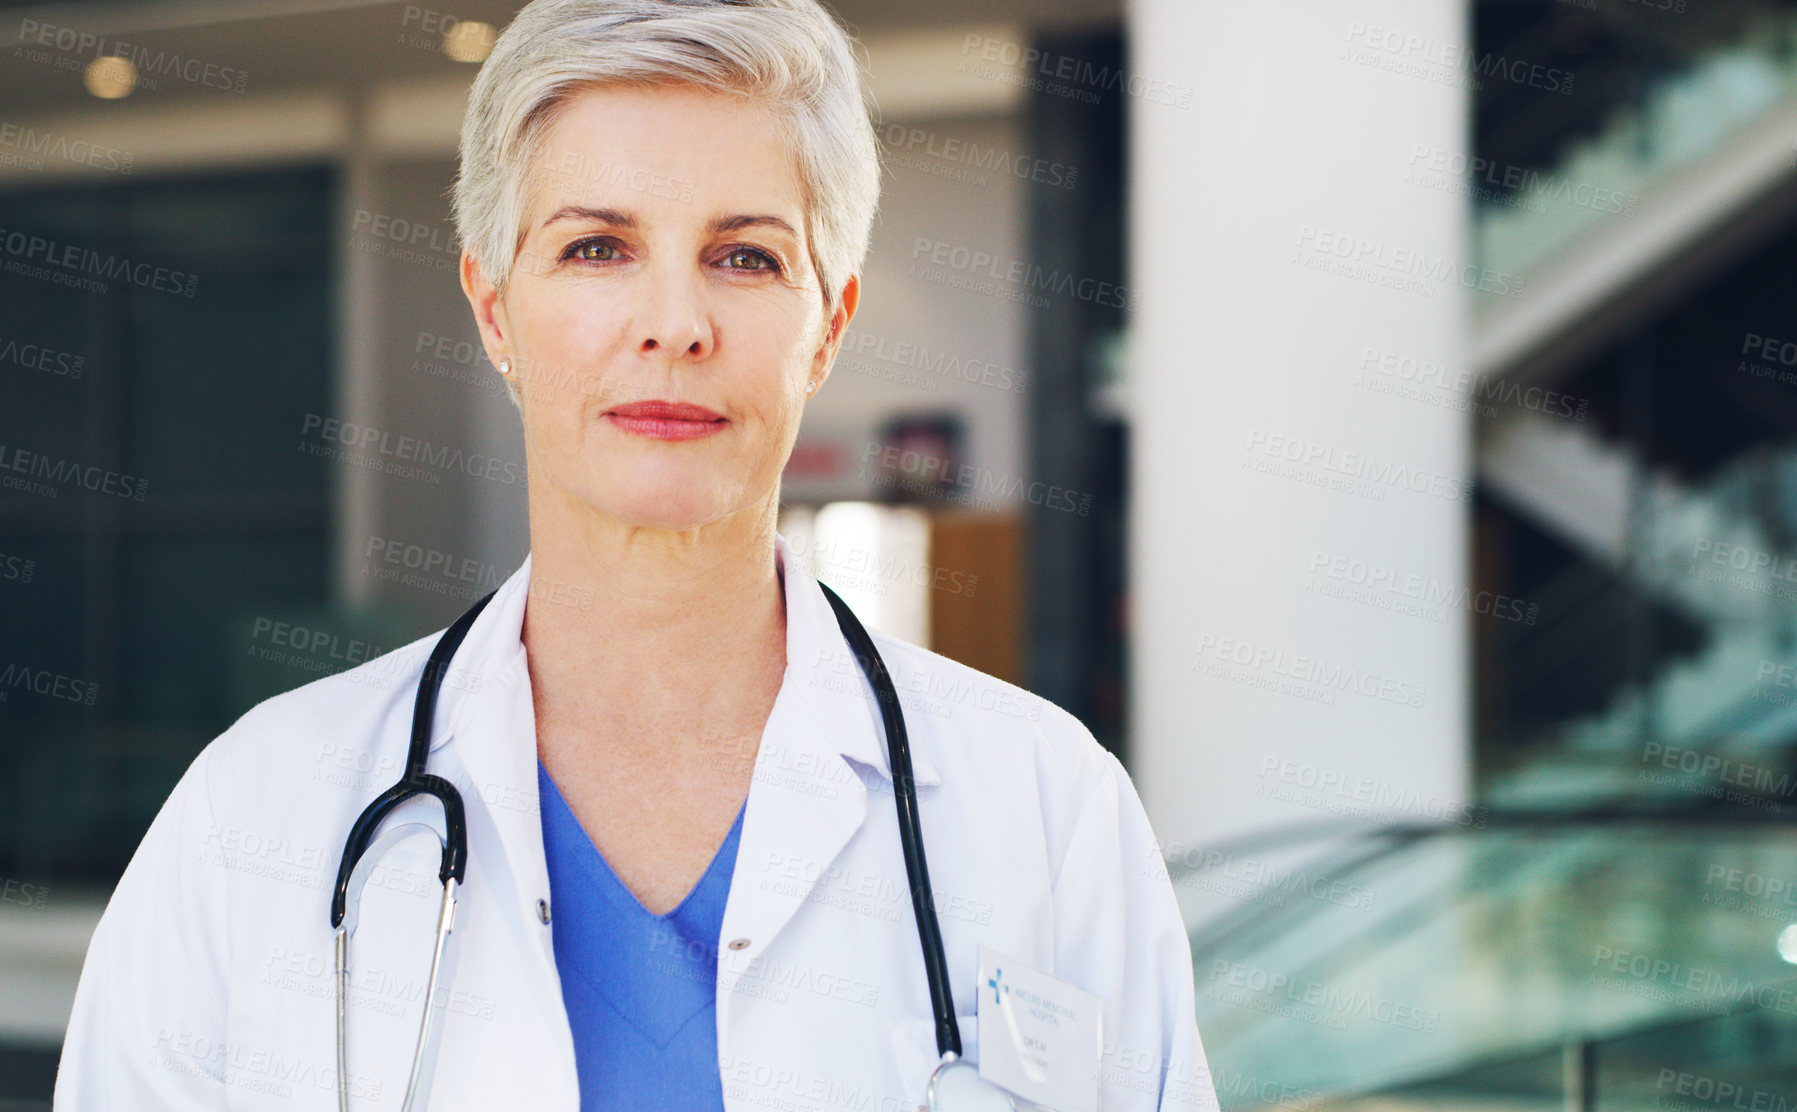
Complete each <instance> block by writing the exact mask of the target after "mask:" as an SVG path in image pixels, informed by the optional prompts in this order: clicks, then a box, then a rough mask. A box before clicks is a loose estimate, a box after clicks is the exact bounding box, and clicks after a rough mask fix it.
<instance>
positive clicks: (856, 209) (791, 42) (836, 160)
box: [455, 0, 880, 400]
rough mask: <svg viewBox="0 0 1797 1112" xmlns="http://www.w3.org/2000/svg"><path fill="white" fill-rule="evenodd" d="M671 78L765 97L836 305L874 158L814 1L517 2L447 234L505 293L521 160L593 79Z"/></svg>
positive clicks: (486, 80) (491, 63)
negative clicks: (788, 153) (778, 128)
mask: <svg viewBox="0 0 1797 1112" xmlns="http://www.w3.org/2000/svg"><path fill="white" fill-rule="evenodd" d="M668 84H674V85H686V86H692V87H696V88H700V89H706V90H711V91H715V92H722V93H734V94H739V95H749V96H755V97H758V98H764V99H765V100H766V101H767V102H768V103H769V105H770V107H772V108H773V109H774V110H775V112H776V114H777V115H778V116H779V117H780V118H781V120H782V123H783V125H784V135H783V137H782V138H783V140H784V142H785V143H786V145H787V146H788V148H789V149H790V151H791V153H792V155H793V158H794V160H795V163H796V166H797V170H798V177H799V184H800V188H801V190H802V191H803V195H804V204H805V223H806V228H805V233H806V239H807V240H808V242H809V244H810V249H811V265H812V266H813V268H814V269H816V271H817V273H818V279H819V282H820V284H821V285H822V286H823V297H824V306H825V309H826V310H828V309H830V308H831V307H833V306H834V304H835V302H836V298H837V297H838V296H839V295H840V294H841V292H842V288H843V286H844V284H845V283H846V282H847V280H848V277H849V276H850V275H851V274H855V273H858V272H859V271H860V269H861V266H862V264H863V262H864V261H865V260H866V258H867V247H868V240H869V237H870V235H871V234H872V230H873V221H874V210H875V209H876V208H877V207H878V205H879V199H880V152H879V143H878V140H877V139H876V138H875V135H874V130H873V125H872V122H871V120H870V111H871V95H870V94H869V93H868V91H867V86H866V83H865V77H864V67H863V65H862V63H861V60H860V58H859V57H858V56H857V54H856V50H855V46H854V44H853V41H852V40H851V39H850V37H849V35H848V34H847V32H845V31H844V30H843V29H842V27H841V26H839V25H838V24H837V22H836V21H835V19H834V18H832V17H831V15H830V14H829V12H827V11H825V9H824V8H823V6H822V5H821V4H819V3H818V0H532V2H531V3H530V4H527V5H525V7H524V9H523V10H522V11H520V12H519V13H518V15H517V18H515V19H513V20H512V22H511V25H510V26H508V27H507V28H506V29H505V31H504V33H502V34H501V35H500V36H499V38H498V40H497V41H496V42H495V43H494V44H493V52H492V54H490V55H489V56H488V57H487V60H486V62H485V63H484V64H483V65H482V66H481V68H480V73H479V74H478V75H477V76H476V77H475V79H474V86H473V88H472V89H471V90H470V92H469V96H468V113H467V115H466V116H465V117H464V118H463V120H462V138H461V167H460V169H459V171H458V172H457V174H456V180H455V225H456V235H457V237H458V238H459V239H460V240H461V242H462V244H463V245H464V246H465V247H466V248H467V250H468V251H469V253H470V254H472V255H473V256H474V258H475V259H476V260H477V261H478V262H479V263H480V265H481V269H482V271H483V273H484V274H485V275H486V277H487V280H488V281H489V282H491V283H492V284H493V286H494V288H495V289H499V290H503V289H504V288H505V285H506V281H507V279H508V278H509V277H510V276H511V269H512V264H513V262H514V260H515V259H516V258H517V253H518V249H519V248H520V247H521V246H522V245H523V242H524V236H525V228H524V188H523V187H524V180H525V171H526V167H527V166H528V165H529V163H530V160H531V158H532V157H533V156H534V155H535V153H536V150H537V146H538V144H539V142H540V141H541V138H542V134H543V132H544V130H545V129H546V128H547V126H548V125H549V123H550V122H551V121H552V120H553V119H554V117H555V115H556V113H557V112H558V111H559V109H560V107H561V105H563V104H564V103H565V102H566V101H567V99H568V97H569V96H570V95H571V94H573V93H575V92H578V91H580V90H581V89H583V88H590V87H596V86H605V85H614V86H615V85H636V86H642V85H668ZM510 381H511V380H509V379H508V380H507V383H508V385H510ZM514 400H516V399H515V396H514Z"/></svg>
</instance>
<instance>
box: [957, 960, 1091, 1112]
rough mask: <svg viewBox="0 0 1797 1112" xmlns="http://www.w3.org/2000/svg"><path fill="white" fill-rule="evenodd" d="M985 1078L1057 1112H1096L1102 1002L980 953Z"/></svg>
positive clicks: (1043, 975) (982, 1072) (978, 1011)
mask: <svg viewBox="0 0 1797 1112" xmlns="http://www.w3.org/2000/svg"><path fill="white" fill-rule="evenodd" d="M979 987H980V997H979V1005H978V1007H977V1009H976V1014H977V1015H978V1017H979V1025H980V1076H981V1077H983V1078H985V1079H986V1080H988V1081H990V1082H992V1083H993V1084H995V1085H1002V1086H1004V1087H1005V1088H1007V1089H1009V1090H1010V1091H1011V1092H1013V1093H1015V1094H1016V1095H1018V1096H1020V1097H1022V1098H1023V1099H1025V1100H1028V1101H1032V1102H1034V1103H1036V1104H1039V1105H1041V1106H1043V1107H1044V1108H1052V1109H1054V1110H1055V1112H1098V1066H1099V1059H1100V1056H1101V1055H1102V1054H1103V1047H1104V1041H1103V1038H1104V1033H1103V1030H1102V1029H1101V1027H1100V1020H1101V1019H1102V1018H1103V1017H1102V1013H1101V1011H1100V1007H1101V1003H1100V1001H1099V999H1098V997H1096V996H1093V995H1092V994H1091V993H1089V992H1082V991H1080V990H1079V989H1077V988H1074V987H1073V986H1072V985H1070V984H1068V983H1067V982H1065V981H1062V980H1059V979H1057V978H1054V977H1050V976H1049V975H1048V974H1046V973H1038V972H1036V971H1035V970H1034V969H1031V968H1030V967H1029V966H1027V965H1025V964H1023V963H1022V962H1020V961H1013V960H1012V959H1010V958H1007V957H1005V956H1004V955H1003V954H999V953H996V952H995V951H993V950H990V949H987V948H986V947H984V946H981V947H980V981H979Z"/></svg>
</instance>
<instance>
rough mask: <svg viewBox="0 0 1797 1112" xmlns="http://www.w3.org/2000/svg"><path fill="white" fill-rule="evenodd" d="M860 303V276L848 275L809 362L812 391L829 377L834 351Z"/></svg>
mask: <svg viewBox="0 0 1797 1112" xmlns="http://www.w3.org/2000/svg"><path fill="white" fill-rule="evenodd" d="M860 305H861V276H860V275H859V274H851V275H849V279H848V281H846V282H844V283H843V284H842V294H841V295H840V296H839V297H837V299H836V311H835V312H834V313H832V314H831V316H830V327H829V329H828V330H827V331H825V333H824V342H823V343H822V344H821V345H819V346H818V349H817V357H816V358H815V359H814V360H812V364H811V381H812V382H815V383H817V387H814V388H813V390H812V393H816V392H817V389H818V388H821V387H822V386H823V384H824V380H825V379H827V378H829V377H830V368H831V367H833V366H835V365H836V353H837V352H838V351H840V350H841V349H842V338H843V336H844V335H845V334H847V332H848V330H849V322H850V321H852V320H854V319H855V310H856V309H858V308H859V307H860Z"/></svg>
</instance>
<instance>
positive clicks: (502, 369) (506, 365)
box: [499, 359, 512, 375]
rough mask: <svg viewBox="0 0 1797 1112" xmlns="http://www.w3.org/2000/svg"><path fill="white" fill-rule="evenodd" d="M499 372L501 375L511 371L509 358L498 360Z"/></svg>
mask: <svg viewBox="0 0 1797 1112" xmlns="http://www.w3.org/2000/svg"><path fill="white" fill-rule="evenodd" d="M499 373H500V374H502V375H509V374H511V373H512V361H511V360H510V359H501V360H500V361H499Z"/></svg>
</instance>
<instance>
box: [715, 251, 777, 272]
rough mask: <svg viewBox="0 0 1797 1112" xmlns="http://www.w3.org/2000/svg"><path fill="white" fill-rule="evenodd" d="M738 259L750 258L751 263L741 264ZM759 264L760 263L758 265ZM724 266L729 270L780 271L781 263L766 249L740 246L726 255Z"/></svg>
mask: <svg viewBox="0 0 1797 1112" xmlns="http://www.w3.org/2000/svg"><path fill="white" fill-rule="evenodd" d="M738 259H748V260H750V265H747V266H744V265H740V264H739V263H738V262H737V260H738ZM756 264H759V265H756ZM724 266H725V268H726V269H728V270H768V271H773V272H774V273H776V274H777V273H779V271H780V264H779V263H777V262H775V261H774V257H773V256H772V255H770V254H768V253H767V252H766V251H762V250H758V249H756V248H754V247H738V248H736V249H735V250H733V251H731V252H730V253H729V254H728V255H726V256H724Z"/></svg>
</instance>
